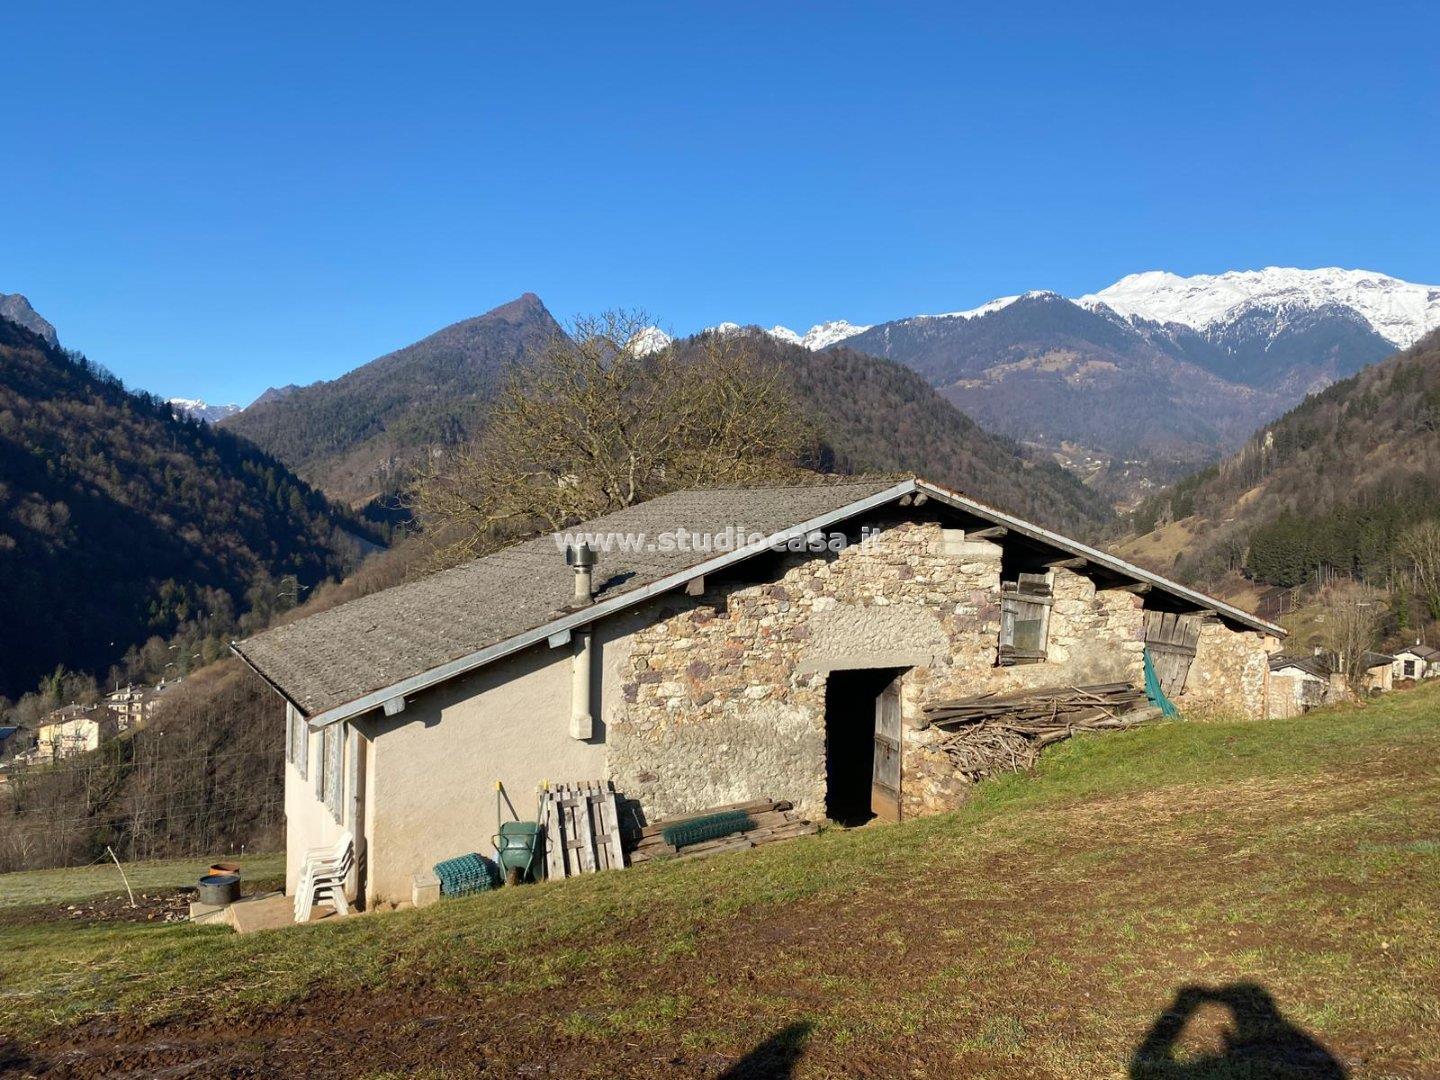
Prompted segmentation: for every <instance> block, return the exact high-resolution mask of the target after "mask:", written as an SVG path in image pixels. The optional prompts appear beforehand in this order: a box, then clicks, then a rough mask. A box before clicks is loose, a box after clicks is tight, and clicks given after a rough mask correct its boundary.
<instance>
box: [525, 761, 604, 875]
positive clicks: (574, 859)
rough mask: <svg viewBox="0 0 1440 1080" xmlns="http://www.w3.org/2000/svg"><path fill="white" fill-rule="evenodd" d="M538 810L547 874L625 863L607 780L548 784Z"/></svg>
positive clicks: (578, 871)
mask: <svg viewBox="0 0 1440 1080" xmlns="http://www.w3.org/2000/svg"><path fill="white" fill-rule="evenodd" d="M540 814H541V817H540V823H541V825H543V826H544V829H545V872H546V877H549V878H551V879H558V878H567V877H574V876H575V875H576V874H593V873H595V872H596V871H598V870H612V869H614V870H618V869H620V868H622V867H623V866H624V865H625V852H624V850H623V848H622V847H621V844H620V815H619V814H618V812H617V811H616V808H615V790H614V788H613V787H612V786H611V785H610V782H609V781H608V780H582V781H580V782H579V783H574V784H556V785H554V786H553V787H548V788H546V790H545V792H544V795H543V796H542V799H541V811H540Z"/></svg>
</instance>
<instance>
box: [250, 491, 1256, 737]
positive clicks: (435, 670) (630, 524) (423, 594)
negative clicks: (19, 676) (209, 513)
mask: <svg viewBox="0 0 1440 1080" xmlns="http://www.w3.org/2000/svg"><path fill="white" fill-rule="evenodd" d="M910 495H913V496H914V497H915V498H916V500H917V501H918V500H920V499H921V498H924V497H929V496H934V497H935V500H936V502H937V503H939V504H941V505H949V506H951V507H954V508H955V509H958V510H961V511H962V512H964V513H966V514H969V515H971V516H978V517H980V518H982V519H984V520H988V521H992V522H995V523H998V524H1002V525H1004V526H1005V527H1007V528H1009V529H1011V530H1012V531H1015V532H1017V533H1018V534H1020V535H1024V536H1026V537H1029V538H1030V539H1031V540H1034V541H1038V542H1040V543H1042V544H1044V545H1046V546H1049V547H1053V548H1055V549H1057V550H1059V551H1063V552H1066V553H1069V554H1071V555H1079V556H1082V557H1083V558H1084V559H1085V560H1086V562H1087V563H1090V564H1093V565H1094V566H1096V567H1097V568H1103V569H1105V570H1107V571H1109V572H1110V573H1112V574H1118V575H1120V577H1121V578H1122V580H1133V581H1136V582H1143V583H1147V584H1150V585H1152V586H1154V587H1157V588H1160V589H1162V590H1164V591H1166V592H1168V593H1170V594H1171V595H1173V596H1175V597H1177V598H1179V599H1181V600H1184V601H1186V602H1188V603H1191V604H1195V605H1196V606H1197V607H1199V608H1209V609H1212V610H1215V611H1217V612H1218V613H1220V614H1221V615H1222V616H1223V617H1225V618H1227V619H1230V620H1232V621H1234V622H1237V623H1240V624H1241V625H1245V626H1248V627H1251V628H1253V629H1257V630H1261V631H1264V632H1267V633H1274V634H1277V635H1282V636H1283V634H1284V630H1282V629H1281V628H1279V627H1277V626H1273V625H1272V624H1270V623H1267V622H1265V621H1263V620H1261V619H1257V618H1256V617H1255V616H1253V615H1251V614H1249V613H1248V612H1244V611H1241V610H1240V609H1238V608H1235V607H1233V606H1231V605H1229V604H1225V603H1222V602H1221V601H1218V600H1215V599H1214V598H1212V597H1208V596H1205V595H1204V594H1202V593H1197V592H1195V591H1194V590H1192V589H1188V588H1185V587H1184V586H1182V585H1179V584H1177V583H1175V582H1173V581H1170V580H1168V579H1166V578H1163V577H1160V576H1159V575H1157V574H1152V573H1151V572H1150V571H1148V570H1144V569H1143V568H1141V567H1137V566H1134V565H1132V564H1130V563H1127V562H1124V561H1123V560H1120V559H1117V558H1116V557H1115V556H1113V555H1109V554H1107V553H1105V552H1101V551H1098V550H1097V549H1095V548H1091V547H1087V546H1085V545H1084V544H1080V543H1078V542H1077V541H1073V540H1069V539H1067V538H1065V537H1062V536H1059V535H1057V534H1055V533H1052V532H1049V531H1048V530H1045V529H1042V528H1040V527H1039V526H1036V525H1031V524H1029V523H1027V522H1024V521H1022V520H1020V519H1018V518H1014V517H1011V516H1010V515H1007V514H1004V513H1002V512H1001V511H998V510H995V509H993V508H991V507H988V506H985V505H983V504H980V503H976V502H974V501H973V500H970V499H967V498H966V497H964V496H962V495H959V494H958V493H956V492H951V491H947V490H945V489H943V488H939V487H936V486H935V485H932V484H927V483H925V482H924V481H916V480H904V481H899V482H897V481H895V480H871V481H864V482H849V483H831V484H821V485H808V486H803V487H772V488H766V487H748V488H714V489H705V490H697V491H682V492H676V493H675V494H672V495H666V496H663V497H661V498H658V499H654V500H652V501H650V502H647V503H642V504H640V505H639V506H633V507H630V508H629V509H627V510H621V511H619V512H618V513H614V514H610V515H608V516H606V517H602V518H597V519H596V520H594V521H589V522H585V523H583V524H581V525H577V526H575V527H574V528H573V529H568V530H565V531H566V532H568V533H571V534H576V533H590V534H602V533H603V534H612V535H626V536H643V537H648V538H649V539H648V540H647V541H646V543H645V544H644V545H642V546H641V549H640V550H635V551H623V550H620V549H619V548H615V547H612V548H611V549H610V550H608V551H602V552H601V554H600V563H599V566H598V567H597V568H596V577H595V581H596V587H597V590H598V591H597V595H596V597H595V600H594V602H593V603H592V604H589V605H586V606H583V607H576V606H574V604H573V595H574V583H573V577H572V575H571V573H570V572H569V571H568V570H567V569H566V568H565V563H564V552H563V551H562V549H561V547H560V546H559V545H558V544H557V542H556V539H555V537H553V536H544V537H540V538H538V539H535V540H527V541H525V542H523V543H519V544H515V545H512V546H511V547H508V548H504V549H503V550H501V551H498V552H496V553H494V554H493V555H487V556H485V557H484V558H481V559H476V560H474V561H473V562H470V563H466V564H465V565H463V566H459V567H456V568H455V569H453V570H447V571H444V572H442V573H438V574H433V575H431V576H429V577H426V578H422V579H421V580H419V581H414V582H409V583H407V584H404V585H397V586H394V587H393V588H390V589H385V590H382V591H381V592H377V593H372V594H371V595H369V596H365V597H361V598H360V599H358V600H352V601H350V602H349V603H346V604H342V605H340V606H339V607H336V608H332V609H331V610H329V611H324V612H320V613H319V614H316V615H312V616H309V617H308V618H304V619H300V620H298V621H296V622H293V623H289V624H287V625H284V626H280V627H277V628H275V629H273V630H267V631H266V632H265V633H263V634H259V635H257V636H256V637H253V638H251V639H250V640H248V641H245V642H243V643H240V644H236V645H233V646H232V647H233V648H234V650H235V651H236V653H238V654H239V655H240V656H241V657H242V658H243V659H244V660H245V661H246V662H247V663H248V664H249V665H250V666H251V667H252V668H254V669H255V670H256V671H257V672H259V673H260V675H261V676H262V677H264V678H265V679H266V680H268V681H269V682H270V683H271V685H273V686H274V687H275V688H276V689H277V690H278V691H279V692H280V693H281V694H283V695H284V696H285V697H286V698H287V699H288V700H289V701H290V702H292V703H293V704H294V705H295V706H297V707H298V708H299V709H300V710H301V712H303V713H304V714H305V715H306V716H307V717H309V718H310V719H311V720H313V721H315V722H316V723H320V724H323V723H329V722H333V721H335V720H339V719H344V718H346V717H348V716H354V715H358V714H359V713H361V712H364V711H367V710H369V709H373V708H376V707H377V706H379V705H380V704H382V703H383V702H384V701H385V700H388V699H389V698H391V697H403V696H404V695H406V694H410V693H415V692H417V691H419V690H421V689H424V688H425V687H426V686H431V685H434V684H436V683H438V682H442V681H444V680H446V679H450V678H454V677H456V676H458V675H461V674H463V673H465V672H466V671H471V670H474V669H476V668H478V667H480V666H482V665H484V664H487V663H490V662H492V661H493V660H496V659H498V658H499V657H501V656H504V655H508V654H509V653H512V652H515V651H517V650H518V649H520V648H524V647H527V646H529V645H531V644H533V643H534V642H536V641H539V640H543V639H544V638H545V637H546V636H548V635H550V634H552V633H559V632H563V631H566V630H570V629H574V628H576V627H581V626H584V625H586V624H589V623H592V622H594V621H597V620H599V619H602V618H604V617H606V616H607V615H609V614H611V613H613V612H615V611H619V610H622V609H623V608H625V607H628V606H630V605H632V604H635V603H639V602H640V601H642V600H644V599H646V597H648V596H650V595H654V594H656V593H658V592H662V591H665V590H668V589H673V588H676V587H677V586H679V585H681V584H683V583H684V582H685V581H687V580H688V579H689V578H692V577H695V576H698V575H701V574H705V573H711V572H714V571H717V570H719V569H721V568H722V567H723V566H725V565H729V564H731V563H733V562H737V561H739V560H740V559H743V558H748V557H750V556H751V555H752V554H757V553H759V552H760V551H763V550H765V549H766V547H767V546H768V545H767V544H765V543H763V542H762V543H761V544H760V545H758V546H757V547H755V548H753V549H751V550H750V551H730V552H725V553H717V552H715V551H708V552H704V551H693V550H682V549H681V548H680V547H678V546H674V547H667V546H666V545H664V544H663V543H658V542H656V538H657V537H659V536H661V535H662V534H671V535H674V534H676V533H678V532H679V530H681V529H684V530H687V531H689V532H690V533H698V534H702V535H717V534H721V533H723V532H724V531H725V530H726V528H727V527H732V526H733V527H734V528H735V529H736V530H741V529H743V530H744V531H745V532H747V533H760V534H763V535H764V536H765V537H767V538H774V537H776V536H781V535H786V534H795V533H797V532H805V531H808V530H809V529H816V528H826V527H829V526H830V525H833V524H834V523H837V522H840V521H843V520H846V519H847V518H850V517H854V516H855V515H857V514H859V513H863V512H864V511H866V510H868V509H871V508H873V507H876V506H881V505H884V504H886V503H889V502H893V501H895V500H897V499H900V498H902V497H904V496H910Z"/></svg>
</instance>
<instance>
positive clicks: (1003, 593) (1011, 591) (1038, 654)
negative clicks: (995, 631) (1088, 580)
mask: <svg viewBox="0 0 1440 1080" xmlns="http://www.w3.org/2000/svg"><path fill="white" fill-rule="evenodd" d="M1054 602H1055V601H1054V597H1053V596H1052V595H1051V590H1050V577H1049V575H1048V574H1020V575H1019V576H1018V580H1016V581H1014V582H1007V583H1005V584H1003V585H1001V586H1000V663H1001V664H1005V665H1009V664H1033V663H1036V662H1038V661H1041V660H1044V659H1045V658H1046V656H1047V644H1048V639H1049V635H1050V607H1051V605H1052V604H1054Z"/></svg>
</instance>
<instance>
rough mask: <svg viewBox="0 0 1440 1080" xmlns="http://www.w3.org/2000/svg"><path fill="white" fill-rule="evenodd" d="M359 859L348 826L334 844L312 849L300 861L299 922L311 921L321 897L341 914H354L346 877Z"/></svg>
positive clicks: (296, 891) (296, 898)
mask: <svg viewBox="0 0 1440 1080" xmlns="http://www.w3.org/2000/svg"><path fill="white" fill-rule="evenodd" d="M354 862H355V837H354V836H352V835H351V833H350V831H349V830H348V829H347V830H346V831H345V832H343V833H341V834H340V839H339V840H337V841H336V842H335V846H334V847H328V848H311V849H310V850H309V851H307V852H305V861H304V862H302V863H301V864H300V881H299V883H298V884H297V885H296V886H295V921H296V922H302V923H303V922H309V921H310V911H311V909H312V908H313V907H314V906H315V901H317V900H328V901H329V902H330V904H331V905H332V906H333V907H334V908H335V911H336V913H337V914H340V915H348V914H350V905H349V904H348V903H347V902H346V900H345V879H346V878H347V877H349V876H350V867H351V866H352V865H353V864H354Z"/></svg>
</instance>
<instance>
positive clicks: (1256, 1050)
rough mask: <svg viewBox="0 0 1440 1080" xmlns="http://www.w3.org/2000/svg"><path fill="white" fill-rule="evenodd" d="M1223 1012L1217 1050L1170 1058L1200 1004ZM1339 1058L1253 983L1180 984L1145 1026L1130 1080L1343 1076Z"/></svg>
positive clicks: (1325, 1079) (1335, 1079) (1324, 1079)
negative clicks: (1165, 1006)
mask: <svg viewBox="0 0 1440 1080" xmlns="http://www.w3.org/2000/svg"><path fill="white" fill-rule="evenodd" d="M1209 1005H1214V1006H1218V1007H1219V1008H1220V1009H1221V1010H1223V1011H1225V1012H1228V1014H1229V1016H1228V1024H1227V1026H1226V1027H1225V1028H1224V1030H1223V1031H1222V1032H1221V1039H1222V1041H1223V1043H1224V1047H1223V1049H1221V1050H1220V1051H1219V1052H1202V1053H1199V1054H1196V1055H1194V1056H1186V1057H1185V1058H1183V1059H1181V1060H1176V1057H1175V1051H1176V1047H1177V1044H1178V1043H1179V1041H1180V1037H1181V1035H1182V1034H1184V1032H1185V1029H1186V1027H1188V1026H1189V1024H1190V1022H1191V1021H1192V1020H1193V1019H1194V1018H1195V1016H1196V1013H1197V1012H1199V1010H1200V1009H1202V1008H1203V1007H1205V1006H1209ZM1348 1075H1349V1074H1348V1073H1347V1072H1346V1071H1345V1069H1344V1067H1343V1066H1342V1065H1341V1064H1340V1062H1339V1061H1337V1060H1336V1059H1335V1057H1334V1056H1333V1055H1332V1054H1331V1053H1330V1051H1328V1050H1326V1049H1325V1047H1323V1046H1321V1045H1320V1043H1318V1042H1317V1041H1316V1040H1315V1039H1313V1038H1311V1037H1310V1036H1309V1035H1307V1034H1306V1033H1305V1032H1304V1031H1302V1030H1301V1029H1300V1028H1298V1027H1296V1026H1295V1025H1294V1024H1292V1023H1291V1022H1290V1021H1289V1020H1287V1019H1286V1018H1285V1016H1284V1014H1283V1013H1281V1012H1280V1010H1279V1009H1278V1008H1277V1007H1276V1005H1275V999H1274V998H1272V997H1271V996H1270V994H1269V992H1268V991H1267V990H1266V989H1265V988H1264V987H1263V986H1260V985H1258V984H1256V983H1248V982H1241V983H1231V984H1230V985H1228V986H1218V987H1216V986H1185V987H1182V988H1181V989H1180V991H1179V992H1178V993H1176V995H1175V1000H1174V1001H1173V1002H1171V1004H1170V1007H1169V1008H1168V1009H1166V1010H1165V1011H1164V1012H1163V1013H1161V1014H1160V1016H1159V1017H1158V1018H1157V1019H1156V1021H1155V1023H1154V1024H1152V1025H1151V1026H1150V1030H1149V1031H1148V1032H1147V1033H1146V1035H1145V1038H1144V1039H1143V1040H1141V1043H1140V1045H1139V1046H1137V1047H1136V1048H1135V1053H1134V1055H1133V1056H1132V1057H1131V1059H1130V1078H1131V1080H1230V1078H1234V1080H1239V1078H1241V1077H1243V1078H1245V1080H1299V1078H1301V1077H1303V1078H1305V1080H1345V1077H1347V1076H1348Z"/></svg>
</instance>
